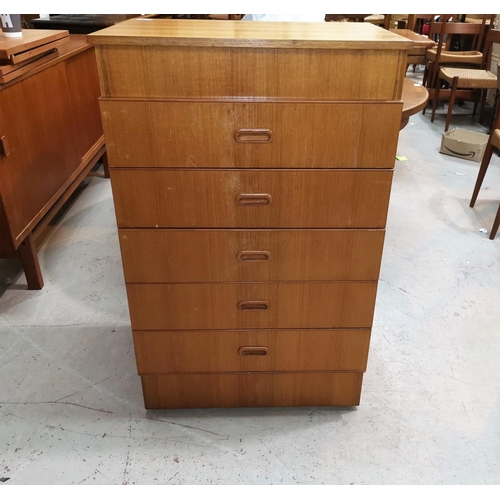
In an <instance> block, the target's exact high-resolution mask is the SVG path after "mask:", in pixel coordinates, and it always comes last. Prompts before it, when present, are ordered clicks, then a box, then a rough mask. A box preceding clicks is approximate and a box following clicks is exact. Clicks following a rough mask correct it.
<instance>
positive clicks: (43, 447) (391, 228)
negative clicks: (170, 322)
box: [0, 110, 500, 484]
mask: <svg viewBox="0 0 500 500" xmlns="http://www.w3.org/2000/svg"><path fill="white" fill-rule="evenodd" d="M442 113H443V110H441V114H440V115H438V117H437V119H436V122H435V123H434V124H430V121H429V114H430V113H428V114H427V115H426V116H422V114H418V115H416V116H414V117H412V118H411V119H410V123H409V124H408V126H407V127H406V128H405V129H404V130H403V131H402V132H401V135H400V142H399V148H398V154H399V155H404V156H406V157H407V158H408V160H409V161H407V162H402V161H398V162H396V170H395V178H394V185H393V190H392V196H391V205H390V210H389V220H388V225H387V236H386V246H385V252H384V259H383V265H382V274H381V280H380V285H379V293H378V299H377V308H376V312H375V323H374V327H373V333H372V344H371V351H370V358H369V362H368V370H367V373H366V375H365V378H364V384H363V393H362V398H361V405H360V406H359V407H358V408H348V409H335V408H261V409H231V410H223V409H213V410H175V411H146V410H144V407H143V401H142V393H141V386H140V379H139V377H138V376H137V374H136V366H135V360H134V354H133V346H132V336H131V330H130V324H129V318H128V309H127V301H126V296H125V288H124V284H123V275H122V270H121V261H120V252H119V247H118V239H117V233H116V229H115V216H114V212H113V202H112V198H111V189H110V183H109V180H108V179H104V178H103V177H99V176H95V177H94V178H93V179H92V180H91V182H90V183H88V185H87V186H86V187H85V188H84V189H82V190H80V192H79V195H78V196H77V197H75V198H74V200H73V202H72V203H71V204H70V205H69V207H68V208H67V210H66V211H65V212H64V213H63V214H62V216H61V217H60V218H59V219H58V220H57V221H54V224H52V225H51V227H50V231H48V233H47V235H46V239H45V242H44V244H43V246H42V247H41V250H40V258H41V265H42V271H43V275H44V278H45V288H44V289H43V290H42V291H27V290H26V285H25V284H26V281H25V278H24V274H23V273H22V270H21V267H20V265H19V264H18V262H17V261H0V282H1V283H2V286H0V339H1V342H0V380H1V384H0V405H1V407H0V443H1V454H0V478H2V477H3V478H10V479H9V480H8V481H7V482H6V484H57V483H63V484H71V483H81V484H122V483H126V484H134V483H135V484H182V483H184V484H186V483H187V484H210V483H222V484H228V483H229V484H234V483H258V484H259V483H288V484H295V483H301V484H303V483H324V484H332V483H333V484H336V483H341V484H360V483H362V484H363V483H364V484H366V483H405V484H422V483H433V484H435V483H448V484H449V483H458V484H461V483H474V484H484V483H497V484H498V483H500V399H499V396H500V307H499V304H500V234H499V236H498V237H497V239H496V240H495V241H490V240H489V239H488V235H487V234H484V233H481V232H480V231H479V230H480V229H481V228H486V229H487V230H488V232H489V230H490V229H491V225H492V223H493V218H494V215H495V213H496V210H497V207H498V203H499V201H500V168H499V167H500V159H499V158H498V157H497V156H494V158H493V160H492V163H491V165H490V170H489V172H488V174H487V177H486V181H485V184H484V188H483V190H482V191H481V193H480V196H479V200H478V202H477V206H476V208H475V209H471V208H469V199H470V196H471V193H472V189H473V186H474V182H475V180H476V175H477V171H478V164H477V163H474V162H470V161H465V160H460V159H457V158H452V157H450V156H444V155H441V154H439V153H438V150H439V146H440V141H441V134H442V132H443V127H444V114H442ZM453 125H458V126H461V127H466V128H470V129H474V130H479V131H485V129H484V128H481V127H480V126H478V125H477V124H476V123H475V122H471V119H470V115H463V116H458V115H454V118H453Z"/></svg>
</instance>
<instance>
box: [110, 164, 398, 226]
mask: <svg viewBox="0 0 500 500" xmlns="http://www.w3.org/2000/svg"><path fill="white" fill-rule="evenodd" d="M391 180H392V170H314V171H312V170H306V169H304V170H282V171H280V170H165V169H156V170H155V169H137V170H136V169H114V170H113V171H112V172H111V181H112V186H113V197H114V202H115V209H116V218H117V221H118V226H119V227H122V228H125V227H143V228H145V227H151V228H161V227H163V228H165V227H167V228H168V227H182V228H188V227H199V228H203V227H207V228H208V227H218V228H231V227H232V228H266V227H269V228H375V229H378V228H384V227H385V222H386V217H387V207H388V204H389V195H390V190H391Z"/></svg>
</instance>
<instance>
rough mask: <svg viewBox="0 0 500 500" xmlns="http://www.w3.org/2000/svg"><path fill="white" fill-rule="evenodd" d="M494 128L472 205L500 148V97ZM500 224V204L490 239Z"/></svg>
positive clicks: (499, 85) (499, 90)
mask: <svg viewBox="0 0 500 500" xmlns="http://www.w3.org/2000/svg"><path fill="white" fill-rule="evenodd" d="M499 69H500V68H499ZM497 87H498V90H497V92H498V93H499V94H500V79H499V80H497ZM492 128H493V130H492V132H491V135H490V138H489V140H488V145H487V146H486V151H485V152H484V156H483V161H482V162H481V166H480V167H479V173H478V175H477V181H476V185H475V186H474V192H473V193H472V199H471V201H470V206H471V207H473V206H474V205H475V204H476V200H477V196H478V194H479V190H480V189H481V185H482V184H483V180H484V176H485V175H486V171H487V170H488V167H489V165H490V161H491V156H492V155H493V151H494V149H495V148H497V149H500V99H498V101H497V109H496V116H495V120H494V122H493V127H492ZM499 226H500V206H499V207H498V211H497V215H496V217H495V221H494V222H493V227H492V228H491V233H490V240H494V239H495V236H496V234H497V231H498V227H499Z"/></svg>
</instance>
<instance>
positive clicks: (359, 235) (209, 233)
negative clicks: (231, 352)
mask: <svg viewBox="0 0 500 500" xmlns="http://www.w3.org/2000/svg"><path fill="white" fill-rule="evenodd" d="M119 236H120V247H121V253H122V261H123V270H124V273H125V281H126V282H127V283H181V282H184V283H187V282H217V281H219V282H222V281H297V280H318V281H332V280H377V279H378V276H379V269H380V260H381V257H382V247H383V243H384V231H383V230H321V229H318V230H266V229H264V230H242V229H234V230H215V231H214V230H158V229H145V230H139V229H121V230H120V231H119Z"/></svg>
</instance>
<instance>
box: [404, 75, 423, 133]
mask: <svg viewBox="0 0 500 500" xmlns="http://www.w3.org/2000/svg"><path fill="white" fill-rule="evenodd" d="M401 100H402V101H403V114H402V116H401V126H400V127H399V130H402V129H403V128H405V127H406V125H407V124H408V120H409V119H410V116H411V115H414V114H416V113H418V112H419V111H422V110H423V109H424V108H425V106H426V105H427V101H428V100H429V92H428V91H427V89H426V88H425V87H423V86H422V85H420V84H419V83H415V82H414V81H413V80H410V78H405V79H404V82H403V95H402V96H401Z"/></svg>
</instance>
